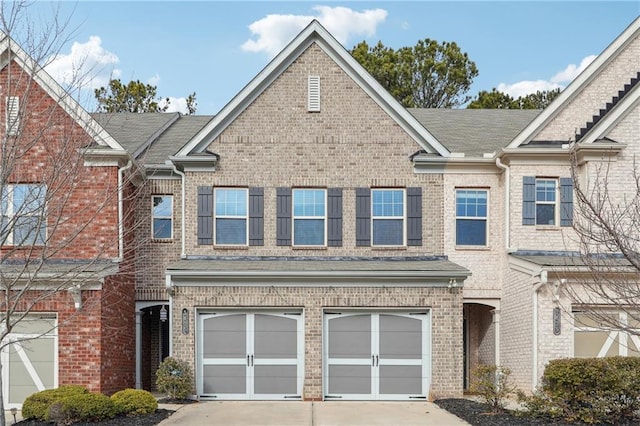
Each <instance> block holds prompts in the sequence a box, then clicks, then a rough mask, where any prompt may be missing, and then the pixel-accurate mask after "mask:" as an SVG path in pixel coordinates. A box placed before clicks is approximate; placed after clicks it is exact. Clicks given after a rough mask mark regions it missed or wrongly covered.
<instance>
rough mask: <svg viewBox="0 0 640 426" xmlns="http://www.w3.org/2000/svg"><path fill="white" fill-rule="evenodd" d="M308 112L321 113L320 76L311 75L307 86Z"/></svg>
mask: <svg viewBox="0 0 640 426" xmlns="http://www.w3.org/2000/svg"><path fill="white" fill-rule="evenodd" d="M307 110H308V111H309V112H320V76H319V75H310V76H309V82H308V86H307Z"/></svg>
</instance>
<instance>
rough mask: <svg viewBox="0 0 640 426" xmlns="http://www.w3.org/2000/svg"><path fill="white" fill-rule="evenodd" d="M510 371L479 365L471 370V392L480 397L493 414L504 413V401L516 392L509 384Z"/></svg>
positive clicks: (504, 368)
mask: <svg viewBox="0 0 640 426" xmlns="http://www.w3.org/2000/svg"><path fill="white" fill-rule="evenodd" d="M510 375H511V370H509V369H508V368H506V367H498V366H495V365H479V366H477V367H476V368H475V369H474V370H473V380H472V382H471V391H472V392H475V393H477V394H478V395H480V397H482V399H483V401H484V403H485V404H487V405H489V406H490V407H491V411H492V412H494V413H501V412H502V411H504V407H505V402H506V399H507V398H508V397H509V395H511V394H513V393H514V392H515V390H516V388H515V386H513V385H512V384H511V383H510V382H509V376H510Z"/></svg>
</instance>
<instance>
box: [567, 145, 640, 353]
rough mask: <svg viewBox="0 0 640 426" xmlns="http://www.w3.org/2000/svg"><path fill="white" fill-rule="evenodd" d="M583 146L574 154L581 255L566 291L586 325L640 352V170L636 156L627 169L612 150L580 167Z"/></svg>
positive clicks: (575, 258) (573, 262) (572, 260)
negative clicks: (617, 334) (618, 336)
mask: <svg viewBox="0 0 640 426" xmlns="http://www.w3.org/2000/svg"><path fill="white" fill-rule="evenodd" d="M578 146H579V145H578V144H576V145H575V146H574V147H573V150H572V153H571V173H572V177H573V182H574V194H575V200H574V222H573V229H574V231H575V235H576V241H575V242H573V241H572V245H575V244H577V247H578V251H577V253H575V255H574V256H573V257H571V258H570V260H569V261H568V264H567V268H566V274H565V275H566V276H568V277H569V280H568V283H569V284H568V285H567V286H566V289H565V290H564V291H565V293H566V294H567V296H568V297H569V299H570V301H571V302H570V303H571V305H572V306H573V310H574V311H575V310H579V311H580V313H581V314H582V315H581V317H582V321H584V322H587V323H588V324H582V325H591V326H593V327H596V328H599V329H602V330H609V331H623V332H625V333H628V335H630V336H632V337H631V339H632V340H634V341H635V342H634V347H640V346H638V343H640V340H638V339H637V336H640V171H639V169H638V165H637V164H636V161H635V157H634V158H633V161H632V162H631V164H632V167H627V168H630V170H626V169H624V170H623V169H622V168H624V167H625V165H628V164H629V163H628V162H626V161H624V162H623V161H620V162H616V161H613V160H612V159H611V158H612V157H613V154H614V151H613V149H614V148H613V147H612V151H611V153H606V154H605V155H603V158H602V160H601V161H600V162H592V163H589V164H588V165H583V164H579V162H578V159H579V156H578V152H577V149H578ZM609 154H611V155H609ZM621 163H624V164H622V165H621ZM623 176H625V178H624V180H623V179H622V177H623ZM578 325H580V324H578ZM627 346H628V347H631V345H630V344H627Z"/></svg>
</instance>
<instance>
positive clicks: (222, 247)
mask: <svg viewBox="0 0 640 426" xmlns="http://www.w3.org/2000/svg"><path fill="white" fill-rule="evenodd" d="M213 248H214V249H215V250H249V246H216V245H214V246H213Z"/></svg>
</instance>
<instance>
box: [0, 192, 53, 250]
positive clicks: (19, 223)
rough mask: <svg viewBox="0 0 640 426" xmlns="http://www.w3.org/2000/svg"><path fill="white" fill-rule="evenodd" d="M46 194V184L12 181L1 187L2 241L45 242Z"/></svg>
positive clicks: (12, 242) (4, 242) (10, 243)
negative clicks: (13, 182)
mask: <svg viewBox="0 0 640 426" xmlns="http://www.w3.org/2000/svg"><path fill="white" fill-rule="evenodd" d="M46 194H47V187H46V186H45V185H42V184H15V185H7V186H5V187H4V188H3V193H2V203H1V207H0V209H1V210H2V211H1V216H2V229H0V241H2V244H9V245H14V246H30V245H42V244H44V241H45V237H46V230H47V218H46V211H45V200H46Z"/></svg>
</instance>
